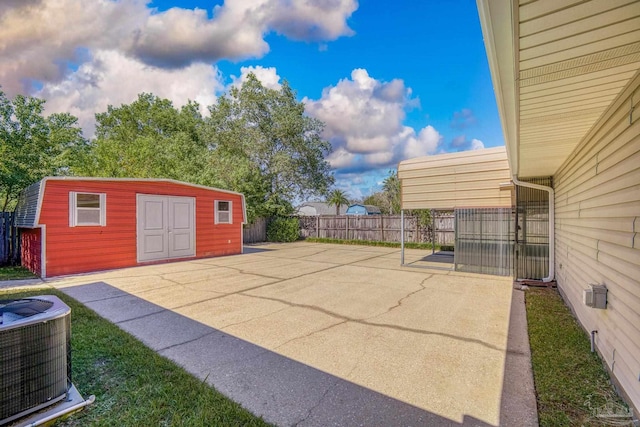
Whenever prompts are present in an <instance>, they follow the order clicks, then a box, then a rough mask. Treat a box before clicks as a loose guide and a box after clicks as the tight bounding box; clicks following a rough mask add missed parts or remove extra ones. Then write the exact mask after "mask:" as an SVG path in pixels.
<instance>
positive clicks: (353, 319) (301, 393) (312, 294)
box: [50, 243, 537, 426]
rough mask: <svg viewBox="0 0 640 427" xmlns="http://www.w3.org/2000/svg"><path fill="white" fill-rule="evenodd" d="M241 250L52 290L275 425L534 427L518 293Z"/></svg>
mask: <svg viewBox="0 0 640 427" xmlns="http://www.w3.org/2000/svg"><path fill="white" fill-rule="evenodd" d="M246 249H247V251H246V252H248V253H246V254H244V255H238V256H229V257H220V258H210V259H203V260H194V261H187V262H178V263H168V264H159V265H153V266H145V267H137V268H129V269H122V270H115V271H109V272H104V273H97V274H90V275H83V276H74V277H67V278H63V279H59V280H54V281H51V282H50V285H52V286H54V287H56V288H58V289H61V290H62V291H64V292H65V293H67V294H68V295H70V296H72V297H74V298H76V299H77V300H79V301H80V302H82V303H84V304H86V305H87V306H88V307H90V308H92V309H93V310H95V311H96V312H97V313H99V314H100V315H102V316H104V317H106V318H107V319H110V320H111V321H113V322H114V323H116V324H117V325H118V326H120V327H121V328H122V329H124V330H126V331H128V332H130V333H131V334H133V335H135V336H136V337H138V338H139V339H140V340H142V341H143V342H144V343H145V344H147V345H148V346H150V347H151V348H153V349H154V350H156V351H158V352H159V353H160V354H162V355H164V356H166V357H168V358H170V359H172V360H174V361H176V362H177V363H178V364H180V365H182V366H184V367H185V368H186V369H187V370H188V371H189V372H191V373H192V374H194V375H196V376H197V377H199V378H202V379H206V380H207V381H208V382H209V383H210V384H212V385H213V386H215V387H216V388H217V389H218V390H220V391H221V392H222V393H224V394H225V395H227V396H229V397H230V398H231V399H233V400H235V401H237V402H239V403H241V404H242V405H243V406H244V407H246V408H247V409H249V410H250V411H251V412H253V413H255V414H257V415H259V416H262V417H264V419H265V420H267V421H269V422H272V423H275V424H277V425H281V426H291V425H299V426H327V425H345V426H355V425H366V426H372V425H380V426H392V425H398V426H440V425H442V426H459V425H465V426H466V425H469V426H498V425H503V426H512V425H513V426H516V425H517V426H533V425H537V417H536V403H535V396H534V391H533V382H532V378H531V371H530V357H529V346H528V339H527V335H526V319H525V317H524V299H523V294H522V292H521V291H516V290H513V287H512V283H511V280H510V279H508V278H501V277H495V276H483V275H473V274H461V273H456V272H451V271H446V270H435V269H433V270H430V269H426V268H407V267H400V266H399V259H400V257H399V251H398V250H397V249H390V248H374V247H364V246H339V245H326V244H310V243H293V244H282V245H262V246H257V247H253V248H246ZM424 255H425V254H424V252H420V251H410V250H408V251H406V255H405V259H406V261H407V262H411V261H412V260H418V259H421V258H422V257H424Z"/></svg>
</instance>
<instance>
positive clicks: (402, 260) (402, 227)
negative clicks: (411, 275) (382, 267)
mask: <svg viewBox="0 0 640 427" xmlns="http://www.w3.org/2000/svg"><path fill="white" fill-rule="evenodd" d="M400 265H404V209H402V210H401V211H400Z"/></svg>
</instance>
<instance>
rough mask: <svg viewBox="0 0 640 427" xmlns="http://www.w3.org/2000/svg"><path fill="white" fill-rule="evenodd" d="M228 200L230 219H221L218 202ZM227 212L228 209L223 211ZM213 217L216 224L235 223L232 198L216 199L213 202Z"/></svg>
mask: <svg viewBox="0 0 640 427" xmlns="http://www.w3.org/2000/svg"><path fill="white" fill-rule="evenodd" d="M220 202H226V203H229V211H228V212H229V221H220V220H219V218H218V213H219V212H218V203H220ZM221 212H227V211H221ZM213 219H214V224H233V202H232V201H231V200H215V201H214V202H213Z"/></svg>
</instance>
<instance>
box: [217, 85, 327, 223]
mask: <svg viewBox="0 0 640 427" xmlns="http://www.w3.org/2000/svg"><path fill="white" fill-rule="evenodd" d="M209 111H210V113H211V115H210V117H209V118H208V119H207V120H206V122H207V132H206V135H207V139H208V140H209V141H210V142H211V148H213V149H214V150H215V152H216V158H215V159H214V161H219V159H221V158H222V159H226V158H231V159H233V162H239V163H240V164H242V165H243V167H242V168H240V169H239V170H233V171H230V173H231V174H232V175H235V176H234V177H231V179H232V180H238V179H241V180H244V182H246V183H249V184H250V188H247V189H246V190H247V191H248V192H249V193H248V194H246V193H245V194H246V195H247V196H248V198H251V199H252V200H253V201H254V203H255V204H254V206H253V208H254V212H255V214H256V215H284V214H289V213H291V212H292V211H293V205H292V202H293V201H294V200H296V199H305V198H308V197H310V196H318V195H325V194H326V193H327V191H328V188H329V187H330V186H331V185H332V184H333V182H334V178H333V176H332V174H331V171H330V167H329V164H328V162H327V161H326V160H325V156H326V155H327V154H329V153H330V151H331V145H330V144H329V142H328V141H325V140H323V139H322V137H321V133H322V130H323V124H322V122H320V121H318V120H316V119H314V118H311V117H309V116H306V115H305V114H304V104H303V103H301V102H298V101H297V100H296V97H295V93H294V91H293V90H292V89H291V88H290V87H289V85H288V83H287V82H286V81H285V82H284V83H283V85H282V87H281V88H280V89H278V90H275V89H269V88H266V87H264V86H263V85H262V83H261V82H260V81H259V80H258V79H257V78H256V77H255V76H254V75H253V74H249V76H248V77H247V80H246V81H245V82H244V83H243V84H242V86H241V87H239V88H237V87H234V88H232V89H231V90H230V91H229V93H228V94H227V95H225V96H221V97H220V98H219V99H218V102H217V103H216V104H215V105H212V106H210V107H209Z"/></svg>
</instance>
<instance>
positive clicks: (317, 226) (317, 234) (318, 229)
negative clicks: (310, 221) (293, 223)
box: [316, 215, 320, 237]
mask: <svg viewBox="0 0 640 427" xmlns="http://www.w3.org/2000/svg"><path fill="white" fill-rule="evenodd" d="M316 237H320V215H316Z"/></svg>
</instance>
